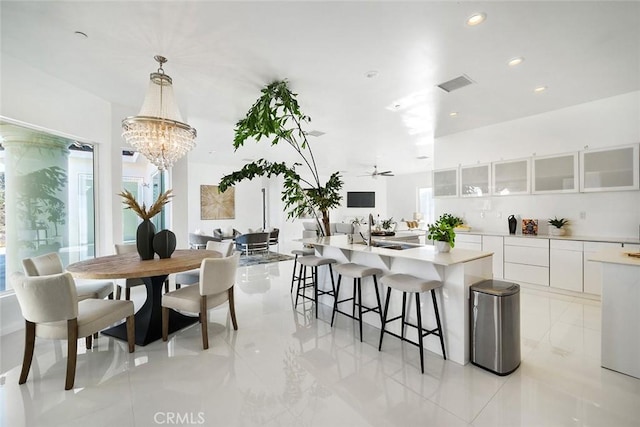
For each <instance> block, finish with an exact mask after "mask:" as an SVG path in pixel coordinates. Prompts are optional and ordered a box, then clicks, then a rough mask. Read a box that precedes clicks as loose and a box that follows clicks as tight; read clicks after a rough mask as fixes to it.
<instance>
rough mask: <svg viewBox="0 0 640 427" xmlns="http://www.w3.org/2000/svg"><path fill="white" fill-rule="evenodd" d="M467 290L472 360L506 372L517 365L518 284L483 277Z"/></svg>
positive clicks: (492, 370)
mask: <svg viewBox="0 0 640 427" xmlns="http://www.w3.org/2000/svg"><path fill="white" fill-rule="evenodd" d="M470 291H471V295H470V298H469V301H470V307H471V313H470V317H471V363H473V364H474V365H476V366H479V367H481V368H484V369H486V370H488V371H491V372H493V373H495V374H498V375H508V374H510V373H511V372H513V371H515V370H516V369H517V368H518V366H520V286H519V285H518V284H516V283H510V282H503V281H500V280H484V281H482V282H479V283H476V284H474V285H472V286H471V288H470Z"/></svg>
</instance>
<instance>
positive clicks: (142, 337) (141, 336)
mask: <svg viewBox="0 0 640 427" xmlns="http://www.w3.org/2000/svg"><path fill="white" fill-rule="evenodd" d="M166 278H167V275H163V276H154V277H145V278H144V279H143V280H144V284H145V287H146V288H147V300H146V301H145V302H144V305H143V306H142V307H141V308H140V310H138V311H137V312H136V314H135V327H136V345H141V346H145V345H147V344H149V343H151V342H154V341H157V340H159V339H160V338H162V306H161V304H162V286H163V284H164V281H165V279H166ZM198 320H199V319H198V317H194V316H185V315H184V314H181V313H178V312H177V311H174V310H169V333H173V332H176V331H179V330H180V329H182V328H185V327H187V326H189V325H192V324H194V323H196V322H198ZM102 333H103V334H105V335H109V336H112V337H114V338H119V339H121V340H125V341H126V340H127V326H126V323H121V324H120V325H117V326H114V327H113V328H109V329H105V330H104V331H102Z"/></svg>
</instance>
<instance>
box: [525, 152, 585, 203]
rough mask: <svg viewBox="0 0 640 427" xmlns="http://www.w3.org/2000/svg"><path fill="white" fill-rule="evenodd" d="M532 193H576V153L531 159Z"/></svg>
mask: <svg viewBox="0 0 640 427" xmlns="http://www.w3.org/2000/svg"><path fill="white" fill-rule="evenodd" d="M532 168H533V179H532V185H533V188H532V192H533V193H535V194H542V193H576V192H577V191H578V153H569V154H563V155H558V156H546V157H534V158H533V165H532Z"/></svg>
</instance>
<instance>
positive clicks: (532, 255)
mask: <svg viewBox="0 0 640 427" xmlns="http://www.w3.org/2000/svg"><path fill="white" fill-rule="evenodd" d="M504 261H505V262H512V263H517V264H526V265H535V266H539V267H549V249H548V248H532V247H525V246H506V245H505V247H504Z"/></svg>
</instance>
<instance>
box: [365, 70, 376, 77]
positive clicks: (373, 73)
mask: <svg viewBox="0 0 640 427" xmlns="http://www.w3.org/2000/svg"><path fill="white" fill-rule="evenodd" d="M364 75H365V76H366V77H367V78H368V79H372V78H374V77H376V76H377V75H378V72H377V71H376V70H371V71H367V72H366V73H365V74H364Z"/></svg>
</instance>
